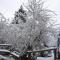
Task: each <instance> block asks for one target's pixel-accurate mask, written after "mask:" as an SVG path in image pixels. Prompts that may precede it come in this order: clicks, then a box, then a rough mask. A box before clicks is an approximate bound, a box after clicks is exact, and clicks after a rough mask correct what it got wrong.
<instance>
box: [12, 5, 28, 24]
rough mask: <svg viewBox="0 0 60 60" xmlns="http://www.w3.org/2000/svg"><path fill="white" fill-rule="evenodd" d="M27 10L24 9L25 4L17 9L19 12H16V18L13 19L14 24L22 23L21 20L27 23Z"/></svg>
mask: <svg viewBox="0 0 60 60" xmlns="http://www.w3.org/2000/svg"><path fill="white" fill-rule="evenodd" d="M26 16H27V15H26V12H25V10H24V9H23V6H22V5H21V7H20V9H19V10H18V11H17V12H15V17H14V19H13V22H12V23H13V24H20V23H21V21H22V22H23V23H25V22H26Z"/></svg>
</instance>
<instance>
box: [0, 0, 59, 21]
mask: <svg viewBox="0 0 60 60" xmlns="http://www.w3.org/2000/svg"><path fill="white" fill-rule="evenodd" d="M26 1H27V0H0V12H1V13H3V14H4V16H5V17H6V18H12V17H13V16H14V12H15V11H17V10H18V8H19V7H20V5H21V4H22V3H26ZM46 1H47V2H46V4H45V5H46V7H47V8H49V9H50V10H52V11H55V12H56V14H57V20H58V21H59V19H60V0H46ZM59 22H60V21H59Z"/></svg>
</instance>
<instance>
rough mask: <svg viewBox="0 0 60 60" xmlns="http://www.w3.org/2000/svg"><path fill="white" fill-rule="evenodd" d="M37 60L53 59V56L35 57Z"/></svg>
mask: <svg viewBox="0 0 60 60" xmlns="http://www.w3.org/2000/svg"><path fill="white" fill-rule="evenodd" d="M37 60H54V58H53V57H37Z"/></svg>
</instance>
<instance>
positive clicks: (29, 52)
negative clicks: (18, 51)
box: [27, 48, 57, 60]
mask: <svg viewBox="0 0 60 60" xmlns="http://www.w3.org/2000/svg"><path fill="white" fill-rule="evenodd" d="M51 50H53V51H54V60H56V50H57V48H46V49H42V50H35V51H27V53H28V60H32V59H31V53H36V52H42V51H51Z"/></svg>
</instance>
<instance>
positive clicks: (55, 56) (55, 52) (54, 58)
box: [54, 49, 56, 60]
mask: <svg viewBox="0 0 60 60" xmlns="http://www.w3.org/2000/svg"><path fill="white" fill-rule="evenodd" d="M54 60H56V49H54Z"/></svg>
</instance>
